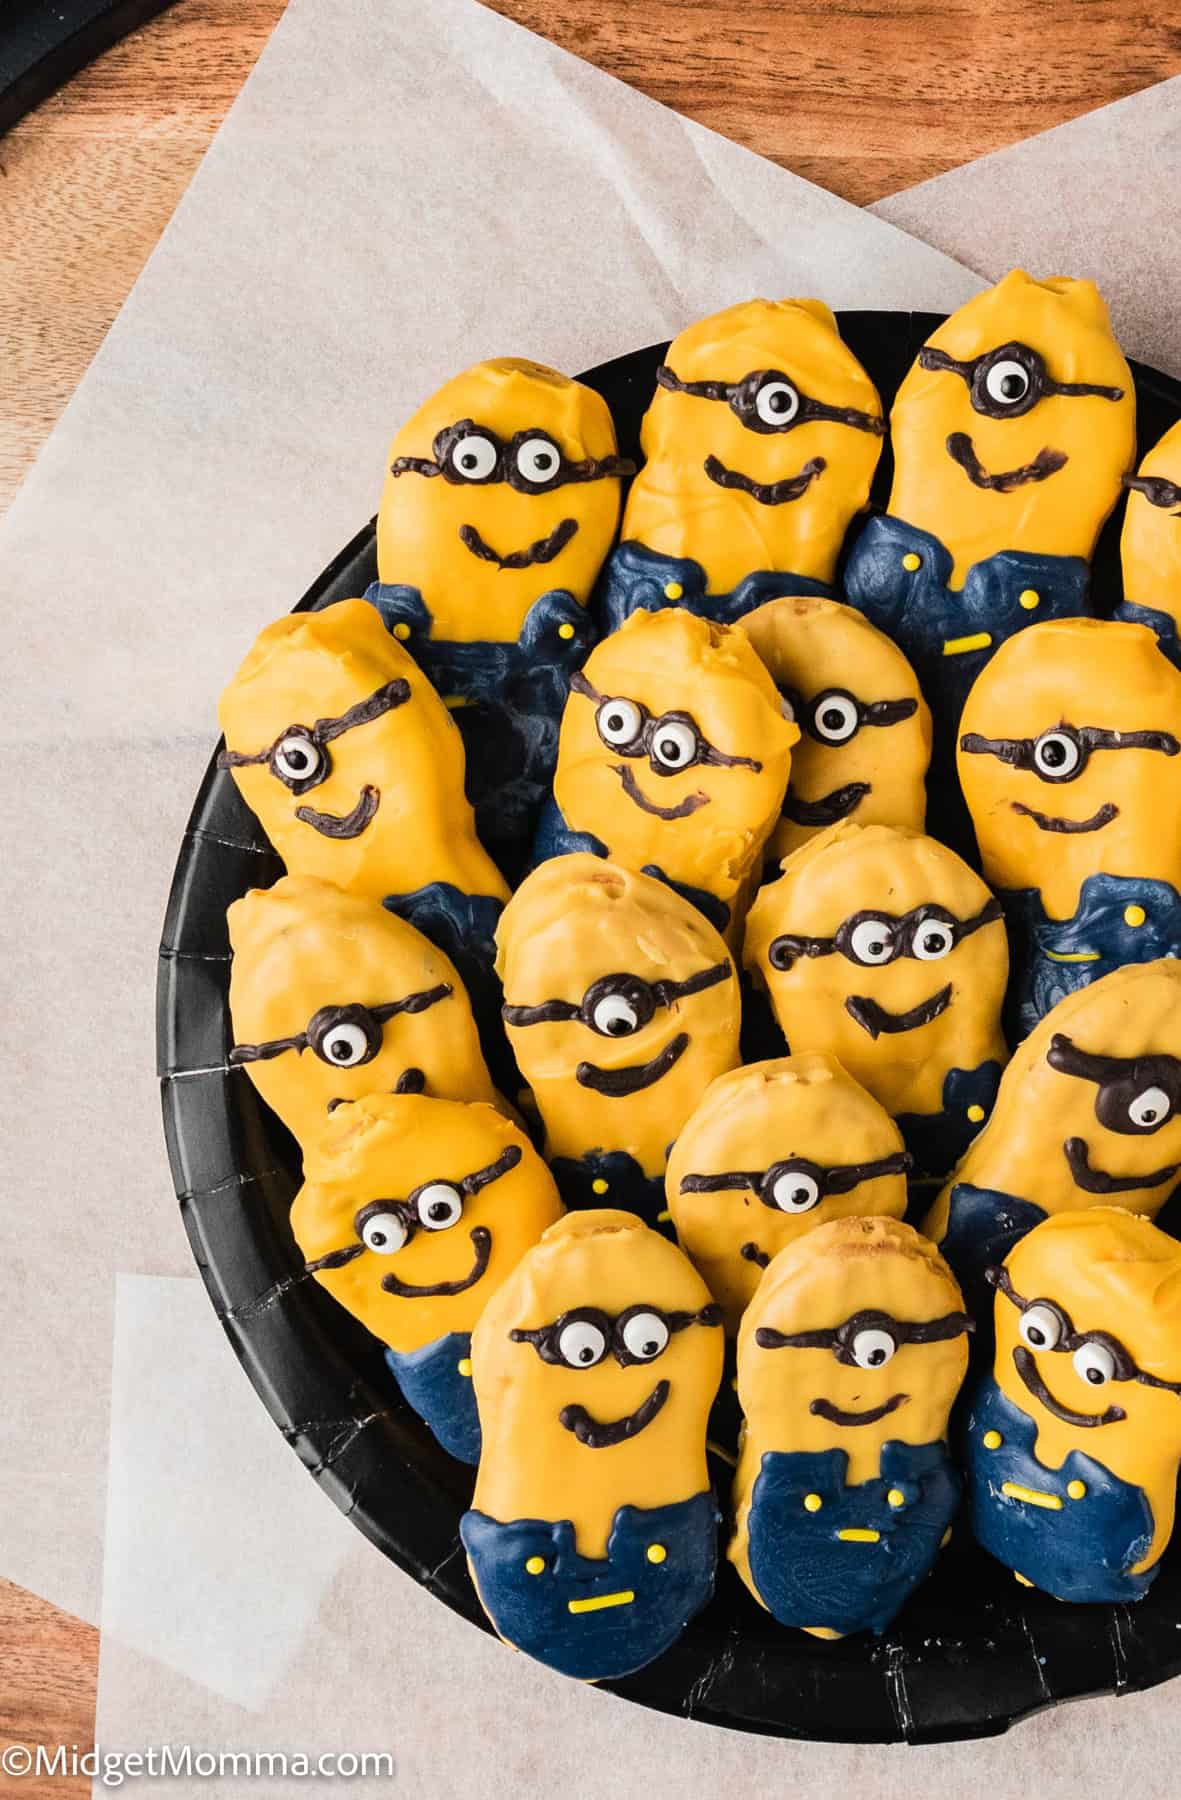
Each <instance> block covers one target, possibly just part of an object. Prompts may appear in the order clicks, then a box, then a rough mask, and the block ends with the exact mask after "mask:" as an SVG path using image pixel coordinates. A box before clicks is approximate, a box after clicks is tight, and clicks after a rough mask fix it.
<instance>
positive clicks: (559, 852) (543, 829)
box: [533, 795, 730, 931]
mask: <svg viewBox="0 0 1181 1800" xmlns="http://www.w3.org/2000/svg"><path fill="white" fill-rule="evenodd" d="M578 854H583V855H587V856H605V857H609V856H610V855H611V852H610V850H609V849H608V848H607V845H606V844H605V843H604V842H603V840H602V838H598V837H595V835H594V833H593V832H590V831H573V830H572V829H571V828H570V826H569V825H567V823H566V821H565V819H564V818H563V816H562V810H561V808H560V807H559V805H558V803H557V801H556V800H555V799H554V798H553V797H552V795H551V797H550V798H549V799H548V800H547V801H546V802H545V805H544V806H543V807H542V809H541V818H540V820H539V822H538V826H537V836H536V837H535V838H534V840H533V864H534V867H536V865H537V864H538V863H543V862H549V861H550V860H551V859H552V858H553V857H555V856H575V855H578ZM640 874H641V875H650V876H651V877H652V879H653V880H654V881H663V883H664V885H665V887H670V888H671V889H672V890H673V893H674V894H679V895H680V896H681V899H682V900H687V901H688V902H689V904H690V906H695V907H696V908H697V911H698V912H699V913H702V914H704V916H705V917H706V918H707V919H708V920H709V922H710V924H711V925H712V926H713V927H714V928H715V930H717V931H725V929H726V927H727V925H728V924H729V923H730V908H729V907H728V906H727V905H726V902H725V901H724V900H719V898H718V896H717V895H716V894H711V893H710V892H709V890H708V889H707V888H698V887H691V886H690V885H689V884H688V883H687V882H683V881H674V880H673V879H672V876H671V875H666V874H665V872H664V870H663V869H661V868H659V867H658V866H657V864H656V863H645V864H644V866H643V868H642V869H641V870H640Z"/></svg>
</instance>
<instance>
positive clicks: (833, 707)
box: [812, 694, 861, 744]
mask: <svg viewBox="0 0 1181 1800" xmlns="http://www.w3.org/2000/svg"><path fill="white" fill-rule="evenodd" d="M812 723H813V725H814V726H815V727H816V735H817V737H819V738H822V739H823V740H824V742H825V743H826V744H847V743H848V742H849V739H850V738H851V737H855V736H856V734H857V727H858V726H859V725H860V723H861V721H860V719H859V718H858V716H857V705H856V702H855V701H853V700H851V699H850V698H849V696H848V694H821V696H820V698H819V700H817V701H816V702H815V703H814V705H813V707H812Z"/></svg>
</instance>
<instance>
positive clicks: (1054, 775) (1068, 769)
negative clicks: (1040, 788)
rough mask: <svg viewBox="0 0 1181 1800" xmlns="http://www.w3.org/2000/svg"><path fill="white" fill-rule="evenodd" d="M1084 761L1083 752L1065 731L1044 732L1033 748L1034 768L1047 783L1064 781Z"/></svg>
mask: <svg viewBox="0 0 1181 1800" xmlns="http://www.w3.org/2000/svg"><path fill="white" fill-rule="evenodd" d="M1082 760H1083V755H1082V751H1081V750H1080V749H1079V747H1078V745H1077V744H1076V743H1075V741H1074V739H1073V738H1072V737H1067V735H1066V733H1065V732H1064V731H1043V733H1042V735H1041V737H1040V738H1039V739H1038V740H1037V743H1036V744H1035V745H1034V747H1033V766H1034V768H1035V769H1036V770H1037V772H1038V774H1039V775H1044V776H1045V778H1046V780H1047V781H1064V780H1065V779H1066V777H1067V776H1068V775H1073V774H1074V772H1075V770H1076V769H1077V768H1078V766H1079V764H1080V763H1081V762H1082Z"/></svg>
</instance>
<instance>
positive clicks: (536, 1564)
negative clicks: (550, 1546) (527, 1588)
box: [525, 1556, 545, 1575]
mask: <svg viewBox="0 0 1181 1800" xmlns="http://www.w3.org/2000/svg"><path fill="white" fill-rule="evenodd" d="M525 1570H526V1573H527V1574H529V1575H541V1574H542V1573H544V1570H545V1557H544V1556H531V1557H530V1558H529V1561H528V1562H527V1563H526V1564H525Z"/></svg>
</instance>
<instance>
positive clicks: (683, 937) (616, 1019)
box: [497, 855, 741, 1223]
mask: <svg viewBox="0 0 1181 1800" xmlns="http://www.w3.org/2000/svg"><path fill="white" fill-rule="evenodd" d="M497 944H498V946H499V955H498V960H497V969H498V971H499V973H500V975H501V977H502V979H503V982H504V996H505V1004H504V1020H505V1024H506V1026H507V1029H508V1035H509V1040H510V1042H511V1044H512V1047H513V1049H514V1051H515V1052H516V1055H517V1060H518V1063H519V1066H520V1069H521V1072H522V1074H523V1075H524V1077H525V1080H526V1081H527V1082H528V1083H529V1086H530V1088H531V1089H532V1093H533V1098H534V1100H535V1102H536V1105H537V1109H538V1111H539V1112H540V1114H541V1117H542V1120H543V1121H544V1124H545V1153H546V1155H547V1157H548V1158H549V1160H550V1162H551V1164H552V1166H553V1170H554V1174H555V1176H556V1177H557V1181H558V1186H559V1187H560V1188H561V1190H562V1195H563V1198H564V1199H565V1200H566V1202H567V1204H568V1205H571V1206H600V1205H602V1204H603V1203H604V1202H605V1201H606V1200H610V1202H611V1203H612V1204H614V1205H619V1206H626V1207H629V1208H632V1209H634V1210H637V1211H640V1212H642V1213H643V1214H644V1216H645V1217H646V1218H647V1219H648V1220H649V1222H650V1223H656V1222H657V1221H658V1220H659V1217H660V1215H661V1214H662V1213H663V1212H664V1210H665V1206H664V1169H665V1162H666V1158H667V1154H668V1147H669V1145H670V1144H671V1143H672V1141H673V1139H674V1138H675V1137H676V1136H677V1134H678V1132H679V1131H680V1130H681V1128H682V1126H683V1125H684V1123H685V1120H686V1119H687V1118H688V1117H689V1114H690V1113H691V1112H692V1111H693V1108H694V1107H695V1106H696V1104H697V1102H698V1100H699V1099H700V1098H701V1096H702V1094H703V1093H704V1092H705V1090H706V1088H707V1087H708V1086H709V1084H710V1082H711V1081H712V1080H713V1079H714V1077H715V1075H720V1074H722V1073H723V1072H724V1071H725V1070H726V1069H732V1068H734V1067H736V1065H737V1063H738V1060H739V1053H738V1031H739V1024H740V1019H741V1003H740V999H739V992H738V976H737V973H736V971H735V968H734V964H733V962H732V961H731V958H730V956H729V953H728V952H727V949H726V946H725V944H724V943H723V941H722V939H721V938H720V937H719V935H718V933H717V932H716V931H715V930H714V929H713V927H712V925H710V924H708V923H707V921H706V920H705V919H703V918H702V916H701V914H700V913H699V912H697V911H696V910H695V909H694V908H693V907H691V906H690V905H689V904H688V902H687V901H685V900H682V899H681V898H680V897H679V896H678V895H677V894H674V893H673V892H672V890H671V889H670V888H667V887H665V886H664V884H663V883H662V882H659V881H653V880H652V879H651V877H649V876H647V875H637V874H634V873H633V872H632V871H631V870H628V869H623V868H619V867H618V866H616V865H615V864H614V863H608V862H603V861H601V860H600V859H599V858H598V857H595V856H585V855H582V856H563V857H557V858H555V859H554V860H553V861H552V862H547V863H543V864H542V865H541V867H540V868H538V869H535V870H534V872H533V874H532V875H530V876H529V877H528V878H527V879H526V880H525V881H524V882H523V883H522V885H521V886H520V887H519V888H518V889H517V892H516V893H515V894H514V896H513V898H512V900H511V901H510V902H509V904H508V906H507V907H506V908H505V911H504V915H503V917H502V919H501V922H500V929H499V931H498V933H497ZM613 1045H614V1048H612V1046H613Z"/></svg>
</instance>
